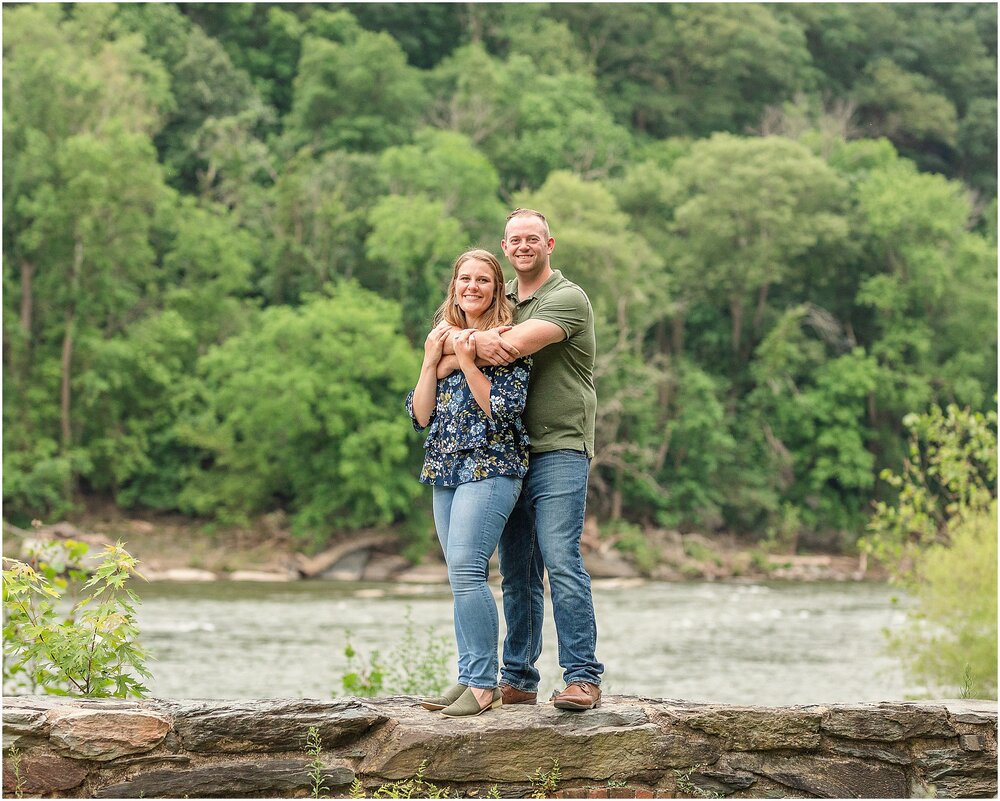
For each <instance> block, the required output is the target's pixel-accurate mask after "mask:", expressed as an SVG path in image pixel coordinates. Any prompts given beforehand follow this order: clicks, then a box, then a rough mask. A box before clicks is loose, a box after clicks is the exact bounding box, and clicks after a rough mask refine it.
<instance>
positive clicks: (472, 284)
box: [455, 259, 496, 325]
mask: <svg viewBox="0 0 1000 801" xmlns="http://www.w3.org/2000/svg"><path fill="white" fill-rule="evenodd" d="M495 293H496V285H495V283H494V281H493V268H492V267H491V266H490V265H489V264H487V263H486V262H485V261H480V260H479V259H469V260H468V261H466V262H464V263H463V264H462V266H461V267H459V268H458V275H456V276H455V299H456V300H457V301H458V306H459V308H460V309H461V310H462V311H464V312H465V317H466V319H467V320H468V321H469V324H470V325H471V324H472V323H473V322H474V321H475V320H477V319H478V318H479V317H480V316H481V315H483V314H485V313H486V311H487V309H489V308H490V306H491V305H492V304H493V296H494V294H495Z"/></svg>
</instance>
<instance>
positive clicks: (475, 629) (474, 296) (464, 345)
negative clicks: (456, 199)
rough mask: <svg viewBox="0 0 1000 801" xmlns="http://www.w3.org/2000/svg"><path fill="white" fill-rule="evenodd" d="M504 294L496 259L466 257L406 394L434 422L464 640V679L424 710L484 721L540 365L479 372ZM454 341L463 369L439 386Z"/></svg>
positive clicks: (433, 444) (440, 503)
mask: <svg viewBox="0 0 1000 801" xmlns="http://www.w3.org/2000/svg"><path fill="white" fill-rule="evenodd" d="M503 289H504V287H503V271H502V270H501V269H500V262H499V261H497V259H496V257H495V256H494V255H493V254H492V253H489V252H487V251H485V250H470V251H467V252H465V253H463V254H462V255H461V256H459V257H458V259H457V260H456V261H455V268H454V270H453V272H452V278H451V283H450V284H449V286H448V296H447V298H445V301H444V303H443V304H442V305H441V308H440V309H438V312H437V314H436V315H435V319H436V320H438V321H439V322H438V324H437V325H436V326H435V327H434V328H433V329H432V330H431V332H430V333H429V334H428V335H427V340H426V341H425V342H424V361H423V365H422V366H421V368H420V379H419V380H418V381H417V386H416V388H415V389H414V390H413V391H412V392H411V393H410V394H409V395H408V396H407V398H406V407H407V411H409V413H410V416H411V417H412V418H413V425H414V428H416V429H417V431H422V430H423V429H424V428H426V427H427V426H430V430H429V431H428V433H427V441H426V442H425V443H424V448H425V449H426V453H425V458H424V466H423V470H422V471H421V473H420V481H421V482H422V483H424V484H431V485H432V486H433V488H434V489H433V491H434V525H435V528H436V529H437V535H438V539H439V540H440V542H441V548H442V549H443V550H444V555H445V561H446V562H447V563H448V580H449V581H450V582H451V589H452V594H453V595H454V598H455V639H456V641H457V644H458V683H457V684H455V686H453V687H452V688H451V689H449V690H448V691H446V692H445V693H444V695H442V696H439V697H436V698H427V699H424V701H423V702H422V705H423V706H424V707H425V708H426V709H432V710H437V709H440V710H441V711H442V712H443V713H444V714H445V715H448V716H450V717H466V716H471V715H479V714H482V713H483V712H485V711H486V710H487V709H491V708H496V707H498V706H500V703H501V694H500V690H499V688H498V687H497V674H498V670H499V665H498V659H497V642H498V640H499V636H500V630H499V618H498V615H497V608H496V603H495V602H494V600H493V594H492V593H491V592H490V588H489V586H488V585H487V583H486V579H487V577H488V576H489V560H490V556H491V555H492V554H493V551H494V550H495V549H496V547H497V543H498V542H499V540H500V534H501V532H502V531H503V528H504V524H505V523H506V522H507V517H508V516H509V515H510V511H511V509H513V508H514V502H515V501H516V500H517V497H518V495H519V494H520V492H521V479H522V478H523V477H524V474H525V473H526V472H527V469H528V436H527V434H526V432H525V430H524V427H523V425H522V424H521V416H520V415H521V412H522V410H523V409H524V401H525V398H526V396H527V392H528V373H529V370H530V360H528V359H518V360H517V361H515V362H514V363H513V364H510V365H508V366H498V367H497V366H486V367H482V368H480V367H477V366H476V362H475V359H476V340H475V332H476V331H477V330H480V331H482V330H486V329H489V328H497V327H502V326H508V325H510V324H511V321H512V319H513V314H512V311H511V308H510V303H509V301H508V300H507V298H506V297H505V295H504V291H503ZM449 336H450V337H452V339H453V342H454V346H455V355H456V356H457V357H458V364H459V369H458V370H456V371H455V372H453V373H452V374H451V375H449V376H447V377H445V378H442V379H441V380H440V381H439V380H437V375H436V373H437V368H438V362H440V360H441V357H442V355H443V352H444V344H445V340H446V339H447V338H448V337H449Z"/></svg>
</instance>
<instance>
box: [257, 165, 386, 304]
mask: <svg viewBox="0 0 1000 801" xmlns="http://www.w3.org/2000/svg"><path fill="white" fill-rule="evenodd" d="M384 192H385V180H384V178H383V177H382V175H381V173H380V171H379V169H378V159H377V157H376V156H374V155H372V154H368V153H348V152H346V151H342V150H334V151H329V152H327V153H324V154H323V155H322V156H321V157H320V158H318V159H316V158H314V154H313V151H312V149H311V148H308V147H306V148H303V149H302V150H300V151H299V152H298V153H297V154H296V155H295V156H294V157H293V158H291V159H290V160H289V161H287V162H286V163H285V165H284V168H283V169H282V171H281V175H280V176H279V177H278V180H277V181H276V182H275V184H274V186H273V187H270V188H269V190H268V192H267V194H266V200H265V205H264V207H263V216H264V219H266V220H267V221H268V222H270V224H271V225H270V230H268V231H267V232H266V234H265V235H264V236H263V237H262V238H263V242H262V245H261V247H262V249H264V250H265V252H266V254H267V255H266V263H265V271H264V273H263V275H262V276H261V277H260V281H259V284H260V287H261V289H262V291H263V293H264V295H265V297H266V298H267V299H268V301H269V302H271V303H291V304H297V303H299V302H300V299H301V297H302V295H303V294H304V293H308V292H317V291H319V290H320V289H321V288H322V287H323V285H324V284H325V283H326V282H328V281H331V280H334V279H335V278H338V277H343V278H352V277H354V278H361V277H363V276H364V274H365V272H366V268H367V266H368V265H367V262H366V261H365V254H364V241H365V238H366V237H367V235H368V232H369V230H370V227H369V223H368V216H369V214H370V212H371V209H372V207H373V206H374V205H375V203H376V202H377V201H378V200H379V199H380V198H381V197H382V196H383V195H384Z"/></svg>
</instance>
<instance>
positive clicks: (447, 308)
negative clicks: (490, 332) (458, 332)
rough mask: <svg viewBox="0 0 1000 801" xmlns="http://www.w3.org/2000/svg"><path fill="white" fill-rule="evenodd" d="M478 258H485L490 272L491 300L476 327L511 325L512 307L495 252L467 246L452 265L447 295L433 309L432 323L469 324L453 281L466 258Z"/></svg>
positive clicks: (464, 326)
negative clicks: (435, 308) (491, 281)
mask: <svg viewBox="0 0 1000 801" xmlns="http://www.w3.org/2000/svg"><path fill="white" fill-rule="evenodd" d="M471 259H478V260H479V261H482V262H486V264H488V265H489V266H490V270H491V272H492V273H493V302H492V303H490V307H489V308H488V309H487V310H486V311H485V312H483V313H482V314H481V315H479V320H477V322H476V328H478V329H479V330H480V331H485V330H486V329H488V328H496V327H497V326H498V325H512V324H513V322H514V310H513V309H512V308H511V305H510V301H509V300H507V293H506V292H505V291H504V278H503V268H502V267H500V262H499V260H498V259H497V257H496V256H494V255H493V254H492V253H490V252H489V251H488V250H479V249H476V250H467V251H465V253H463V254H462V255H461V256H459V257H458V258H457V259H455V267H454V269H452V271H451V281H449V282H448V295H447V297H445V299H444V303H442V304H441V306H440V307H439V308H438V310H437V311H436V312H435V313H434V324H435V325H436V324H437V323H439V322H440V321H441V320H444V321H445V322H447V323H450V324H451V325H453V326H455V327H456V328H468V327H469V323H468V320H466V319H465V312H464V311H462V308H461V307H460V306H459V305H458V297H457V296H456V294H455V282H456V279H457V278H458V271H459V269H460V268H461V267H462V265H463V264H465V263H466V262H467V261H469V260H471Z"/></svg>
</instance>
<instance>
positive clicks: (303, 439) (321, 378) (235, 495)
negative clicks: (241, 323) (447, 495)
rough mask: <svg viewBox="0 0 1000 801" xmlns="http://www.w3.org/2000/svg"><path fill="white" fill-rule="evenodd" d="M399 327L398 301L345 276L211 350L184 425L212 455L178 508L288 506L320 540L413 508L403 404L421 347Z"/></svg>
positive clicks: (224, 512)
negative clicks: (324, 291)
mask: <svg viewBox="0 0 1000 801" xmlns="http://www.w3.org/2000/svg"><path fill="white" fill-rule="evenodd" d="M399 326H400V311H399V307H398V305H397V304H395V303H393V302H391V301H388V300H384V299H381V298H378V297H376V296H375V295H373V294H371V293H369V292H366V291H364V290H361V289H359V288H358V287H357V286H355V285H353V284H352V283H348V282H345V283H340V284H337V285H335V286H333V287H332V288H331V289H330V294H329V296H325V297H324V296H315V297H312V298H310V299H308V300H307V302H306V303H304V304H303V305H302V306H301V307H299V308H298V309H291V308H288V307H282V306H274V307H271V308H269V309H265V310H264V311H263V312H262V313H261V315H260V316H259V318H258V319H257V321H256V324H255V326H254V327H253V328H252V329H250V330H248V331H246V332H244V333H242V334H238V335H236V336H233V337H230V338H229V339H227V340H226V341H225V342H224V343H222V344H221V345H218V346H216V347H214V348H212V349H210V350H209V351H208V352H207V353H206V354H205V356H203V357H202V358H201V359H200V360H199V362H198V376H199V386H198V387H197V393H198V402H197V403H195V404H193V406H192V412H191V413H190V415H189V416H188V417H187V418H186V419H182V420H181V422H180V424H179V433H180V435H181V437H182V439H183V440H184V441H186V442H188V443H189V444H191V445H192V446H194V447H196V448H198V449H200V450H201V451H202V452H203V453H205V454H206V459H205V460H203V466H201V467H196V466H195V467H191V468H189V470H188V475H187V479H188V481H187V486H186V487H185V489H184V491H183V493H182V496H181V505H182V508H185V509H186V510H188V511H190V512H195V513H197V514H211V515H214V516H217V517H218V518H220V519H223V520H245V519H246V518H247V516H249V515H253V514H258V513H261V512H266V511H269V510H273V509H276V508H286V509H288V510H289V512H290V513H291V514H292V521H293V528H294V530H295V532H296V533H298V534H299V535H301V536H303V537H307V538H311V539H312V540H313V541H315V542H317V543H322V542H324V541H325V540H326V539H327V538H328V537H329V536H330V534H331V533H332V532H334V531H336V530H343V529H351V528H357V527H361V526H366V525H373V524H379V523H389V522H392V521H393V520H394V519H397V518H400V517H404V516H406V515H407V514H409V513H411V512H412V507H413V503H414V501H415V499H416V498H417V496H418V495H419V491H420V485H419V484H418V483H417V482H416V481H415V480H414V477H413V474H414V472H415V470H416V465H415V463H414V459H413V455H414V454H413V450H412V449H411V447H410V445H411V443H412V442H413V440H414V437H413V434H412V428H411V426H410V424H409V421H408V420H407V419H406V416H405V415H404V414H403V413H402V411H401V410H402V402H403V398H404V396H405V395H406V392H407V390H408V389H409V388H410V384H411V382H412V381H413V380H414V377H415V376H416V374H417V367H418V365H419V357H418V355H417V354H416V353H415V352H414V351H413V350H412V349H411V347H410V346H409V344H408V343H407V341H406V339H405V338H404V337H403V336H401V334H400V333H399Z"/></svg>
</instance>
